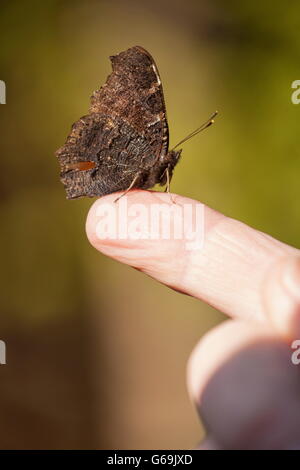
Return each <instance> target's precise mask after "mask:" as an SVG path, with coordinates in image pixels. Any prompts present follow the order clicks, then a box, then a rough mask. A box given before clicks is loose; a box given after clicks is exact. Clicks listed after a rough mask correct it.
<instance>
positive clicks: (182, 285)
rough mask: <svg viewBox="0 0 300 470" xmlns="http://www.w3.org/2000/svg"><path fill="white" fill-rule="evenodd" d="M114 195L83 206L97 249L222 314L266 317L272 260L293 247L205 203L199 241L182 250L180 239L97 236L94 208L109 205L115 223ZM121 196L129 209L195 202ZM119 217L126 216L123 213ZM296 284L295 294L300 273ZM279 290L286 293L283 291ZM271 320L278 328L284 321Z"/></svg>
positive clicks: (294, 253) (156, 195)
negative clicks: (194, 246) (198, 245)
mask: <svg viewBox="0 0 300 470" xmlns="http://www.w3.org/2000/svg"><path fill="white" fill-rule="evenodd" d="M117 195H118V193H115V194H110V195H108V196H105V197H102V198H100V199H98V200H97V201H96V202H95V203H94V204H93V206H92V207H91V209H90V211H89V214H88V218H87V223H86V231H87V236H88V239H89V241H90V242H91V244H92V245H93V246H94V247H95V248H96V249H97V250H99V251H100V252H102V253H104V254H106V255H108V256H111V257H112V258H115V259H117V260H119V261H121V262H123V263H126V264H129V265H130V266H133V267H135V268H137V269H139V270H141V271H143V272H144V273H146V274H148V275H150V276H151V277H153V278H155V279H157V280H159V281H160V282H163V283H165V284H167V285H168V286H170V287H172V288H174V289H176V290H179V291H181V292H184V293H186V294H189V295H192V296H194V297H197V298H200V299H202V300H204V301H205V302H207V303H209V304H211V305H213V306H214V307H216V308H218V309H219V310H221V311H223V312H224V313H226V314H228V315H231V316H233V317H236V318H243V319H255V320H256V321H259V322H266V321H270V320H271V322H272V312H271V313H270V312H269V311H268V310H269V309H271V310H272V306H271V305H270V302H269V301H268V299H266V298H265V287H266V285H267V284H268V283H267V279H268V277H270V276H271V277H272V273H273V272H274V270H275V268H276V266H277V265H278V263H279V264H280V263H284V262H286V261H288V260H290V259H293V258H295V257H298V256H299V250H297V249H295V248H292V247H290V246H288V245H285V244H284V243H281V242H279V241H277V240H275V239H273V238H272V237H270V236H269V235H267V234H265V233H262V232H259V231H257V230H255V229H253V228H251V227H249V226H247V225H245V224H243V223H241V222H239V221H236V220H234V219H231V218H228V217H226V216H224V215H222V214H220V213H218V212H216V211H215V210H213V209H210V208H209V207H207V206H205V207H204V225H203V230H204V244H203V246H202V247H201V248H199V249H195V250H187V248H186V240H185V239H171V240H164V239H162V237H161V238H160V239H159V240H151V239H150V240H145V239H140V240H132V239H130V238H129V236H127V237H125V238H123V239H118V238H117V239H101V238H99V235H98V234H97V224H98V223H99V210H100V211H101V207H104V206H103V205H109V206H111V207H112V211H113V212H114V213H115V215H116V218H117V223H119V222H118V220H119V219H118V216H119V215H120V214H119V212H118V211H119V210H120V203H121V201H122V199H123V198H121V199H120V200H119V201H118V202H117V203H114V200H115V199H116V197H117ZM125 197H126V198H127V205H128V211H129V212H130V209H131V208H134V207H135V205H136V204H139V205H141V206H143V207H145V208H146V209H147V210H148V209H149V210H150V208H151V207H152V206H153V205H155V204H156V205H157V204H167V205H169V206H172V205H174V202H175V204H176V205H177V206H178V207H183V206H184V205H190V206H191V207H193V208H194V207H195V206H196V205H197V204H200V203H198V202H197V201H194V200H192V199H189V198H185V197H182V196H178V195H172V199H173V201H174V202H172V200H171V199H170V196H169V194H166V193H160V192H153V191H141V190H133V191H130V193H129V194H128V195H127V196H125ZM121 216H122V217H126V214H125V215H124V214H121ZM127 218H128V219H130V216H129V215H128V217H127ZM130 220H132V218H131V219H130ZM181 222H182V221H181ZM176 223H179V222H178V220H175V224H176ZM192 225H193V223H192ZM191 228H192V229H193V228H194V226H192V227H191ZM128 233H130V227H129V232H128ZM297 286H298V287H297ZM273 289H274V286H273ZM297 289H298V290H299V298H300V275H299V284H297V282H296V290H297ZM280 295H283V296H284V295H286V296H288V297H290V293H289V292H287V291H284V292H283V293H282V292H281V293H280ZM296 297H297V296H296ZM296 297H295V298H296ZM283 303H284V302H283ZM295 303H296V300H293V301H292V306H291V305H289V306H288V310H289V312H290V311H292V312H294V310H295V308H294V304H295ZM284 314H285V312H282V315H284ZM277 320H278V319H277ZM277 320H276V321H275V323H276V322H277V323H276V325H278V326H279V328H281V326H282V323H283V324H285V323H286V321H285V320H284V321H283V322H281V321H277ZM289 333H290V332H289Z"/></svg>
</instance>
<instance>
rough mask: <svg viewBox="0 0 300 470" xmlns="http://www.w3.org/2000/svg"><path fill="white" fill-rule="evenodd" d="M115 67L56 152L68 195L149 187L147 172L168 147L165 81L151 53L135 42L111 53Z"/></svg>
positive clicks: (96, 193) (92, 194)
mask: <svg viewBox="0 0 300 470" xmlns="http://www.w3.org/2000/svg"><path fill="white" fill-rule="evenodd" d="M111 61H112V67H113V72H112V74H111V75H109V77H108V78H107V81H106V83H105V84H104V85H103V86H102V87H101V88H100V89H99V90H97V91H95V92H94V93H93V95H92V97H91V107H90V114H89V115H87V116H84V117H82V118H81V119H79V121H77V122H76V123H74V124H73V126H72V130H71V133H70V135H69V136H68V138H67V141H66V143H65V145H64V146H63V147H61V148H60V149H59V150H58V151H57V152H56V155H57V156H58V158H59V161H60V165H61V180H62V182H63V184H64V186H65V189H66V192H67V198H68V199H73V198H77V197H81V196H89V197H94V196H102V195H104V194H109V193H112V192H115V191H119V190H126V189H127V188H128V187H129V186H130V184H131V183H132V181H133V179H134V178H136V176H137V175H138V176H139V177H138V178H137V180H136V184H135V186H137V187H144V188H146V187H151V186H152V185H153V184H154V183H153V182H151V184H150V180H149V178H148V176H149V175H148V173H149V172H150V171H151V168H153V166H154V165H155V163H156V162H157V161H158V159H160V158H162V157H163V156H164V155H166V153H167V151H168V137H169V133H168V124H167V119H166V111H165V104H164V98H163V91H162V85H161V80H160V78H159V74H158V71H157V68H156V65H155V63H154V61H153V59H152V57H151V56H150V54H149V53H148V52H147V51H145V50H144V49H142V48H141V47H138V46H136V47H133V48H131V49H128V50H127V51H125V52H121V53H120V54H118V55H117V56H114V57H111Z"/></svg>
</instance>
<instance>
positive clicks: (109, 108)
mask: <svg viewBox="0 0 300 470" xmlns="http://www.w3.org/2000/svg"><path fill="white" fill-rule="evenodd" d="M110 59H111V62H112V69H113V72H112V74H111V75H109V76H108V78H107V81H106V83H105V85H103V86H102V87H101V88H100V89H99V90H97V91H95V92H94V93H93V95H92V97H91V108H90V113H100V114H105V115H110V116H112V117H117V118H120V119H122V120H124V121H125V122H126V123H127V124H128V125H129V126H130V127H132V128H133V129H135V131H136V132H137V133H138V134H139V135H141V136H143V137H145V139H146V140H147V141H148V143H149V145H150V147H151V149H152V152H150V154H149V155H148V157H147V158H146V159H147V162H145V163H148V164H149V163H151V162H152V163H154V162H155V161H157V159H158V158H159V157H163V156H164V155H165V154H166V153H167V151H168V140H169V131H168V123H167V117H166V109H165V103H164V96H163V89H162V84H161V80H160V76H159V73H158V69H157V67H156V65H155V62H154V60H153V58H152V57H151V55H150V54H149V53H148V52H147V51H146V50H145V49H143V48H142V47H139V46H135V47H132V48H130V49H128V50H127V51H125V52H121V53H120V54H118V55H116V56H113V57H111V58H110Z"/></svg>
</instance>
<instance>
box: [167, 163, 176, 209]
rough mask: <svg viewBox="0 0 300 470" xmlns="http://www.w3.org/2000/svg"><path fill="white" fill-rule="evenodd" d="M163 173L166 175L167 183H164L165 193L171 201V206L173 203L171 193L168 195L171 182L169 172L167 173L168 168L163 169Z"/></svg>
mask: <svg viewBox="0 0 300 470" xmlns="http://www.w3.org/2000/svg"><path fill="white" fill-rule="evenodd" d="M165 172H166V175H167V183H166V189H165V193H168V194H169V196H170V200H171V202H172V204H174V203H175V201H174V200H173V198H172V195H171V193H170V182H171V178H170V172H169V167H168V166H167V168H166V169H165Z"/></svg>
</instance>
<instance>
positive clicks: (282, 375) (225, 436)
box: [187, 321, 300, 449]
mask: <svg viewBox="0 0 300 470" xmlns="http://www.w3.org/2000/svg"><path fill="white" fill-rule="evenodd" d="M291 354H292V351H291V348H290V346H289V344H287V343H285V342H284V341H282V339H280V338H279V337H278V336H276V334H275V332H274V331H272V330H270V329H269V328H266V326H265V325H258V324H256V325H254V324H253V325H251V324H249V323H245V322H242V321H227V322H225V323H223V324H221V325H220V326H219V327H217V328H215V329H214V330H212V331H211V332H209V333H208V334H207V335H206V336H205V337H204V338H203V339H202V340H201V341H200V342H199V343H198V345H197V346H196V348H195V350H194V352H193V353H192V355H191V358H190V360H189V364H188V374H187V383H188V389H189V393H190V396H191V399H192V400H193V402H194V403H195V404H196V407H197V409H198V412H199V413H200V415H201V416H202V418H203V420H204V422H205V424H206V427H207V429H208V430H209V433H210V435H211V436H213V438H214V441H215V442H217V443H218V445H219V447H220V448H223V449H297V448H299V445H300V428H299V422H300V421H299V420H300V407H299V396H300V377H299V370H298V368H297V366H295V365H294V364H293V363H292V361H291Z"/></svg>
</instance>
